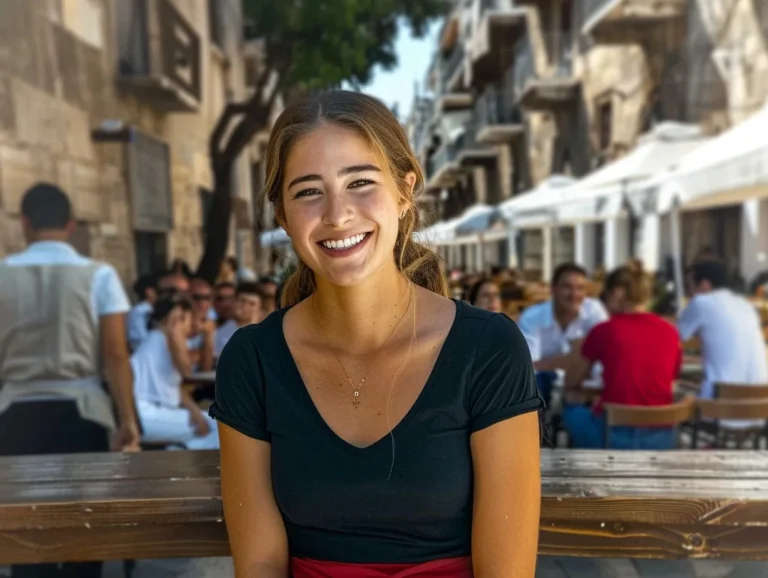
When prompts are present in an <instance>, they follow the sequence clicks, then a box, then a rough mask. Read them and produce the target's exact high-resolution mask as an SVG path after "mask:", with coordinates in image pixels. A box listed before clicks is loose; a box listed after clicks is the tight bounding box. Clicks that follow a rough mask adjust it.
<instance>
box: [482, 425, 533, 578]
mask: <svg viewBox="0 0 768 578" xmlns="http://www.w3.org/2000/svg"><path fill="white" fill-rule="evenodd" d="M539 439H540V438H539V419H538V413H537V412H535V411H533V412H529V413H525V414H523V415H520V416H517V417H513V418H510V419H507V420H504V421H501V422H498V423H496V424H494V425H492V426H490V427H487V428H485V429H482V430H480V431H478V432H475V433H474V434H472V436H471V438H470V443H471V447H472V462H473V468H474V473H475V489H474V497H473V516H472V566H473V569H474V575H475V577H476V578H506V577H509V578H533V577H534V575H535V573H536V555H537V549H538V541H539V514H540V508H541V470H540V467H541V466H540V461H539V457H540V451H539Z"/></svg>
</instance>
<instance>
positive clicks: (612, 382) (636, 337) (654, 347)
mask: <svg viewBox="0 0 768 578" xmlns="http://www.w3.org/2000/svg"><path fill="white" fill-rule="evenodd" d="M605 294H606V306H607V308H608V310H609V311H610V313H611V318H610V319H609V320H608V321H606V322H604V323H601V324H599V325H597V326H595V327H594V328H593V329H592V331H590V332H589V334H588V335H587V337H586V339H585V340H584V343H583V344H582V346H581V359H580V360H577V361H576V362H575V363H574V364H573V366H572V369H571V375H570V376H569V377H568V383H569V384H570V385H574V386H577V385H579V384H580V383H581V382H582V381H583V380H584V379H585V378H586V377H587V376H588V375H589V371H590V369H591V367H592V365H593V364H594V363H596V362H600V363H601V364H602V366H603V391H602V394H601V396H600V398H599V399H598V401H597V403H595V405H594V406H593V407H592V408H588V407H584V406H578V405H567V406H566V407H565V408H564V411H563V421H564V423H565V426H566V429H567V430H568V432H569V434H570V436H571V440H572V442H573V445H574V446H576V447H603V446H604V445H605V418H604V416H603V413H602V407H601V406H602V404H603V403H604V402H608V403H619V404H624V405H638V406H658V405H667V404H670V403H672V401H673V399H672V397H673V395H672V394H673V392H672V386H673V382H674V380H675V379H677V377H678V374H679V372H680V367H681V364H682V358H683V352H682V348H681V346H680V336H679V335H678V332H677V329H676V328H675V327H674V326H673V325H671V324H670V323H668V322H667V321H664V320H663V319H661V318H660V317H657V316H656V315H653V314H650V313H646V312H644V311H643V310H642V304H644V303H645V302H646V301H647V298H648V289H647V283H646V282H645V275H644V274H643V272H642V270H640V269H637V268H632V267H622V268H620V269H617V270H616V271H614V272H613V273H611V274H610V275H609V276H608V279H607V280H606V284H605ZM673 445H674V431H673V430H671V429H670V428H668V427H655V428H633V427H616V428H613V430H612V431H611V446H612V447H621V448H627V449H631V448H636V449H640V448H645V449H667V448H671V447H673Z"/></svg>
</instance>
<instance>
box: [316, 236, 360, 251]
mask: <svg viewBox="0 0 768 578" xmlns="http://www.w3.org/2000/svg"><path fill="white" fill-rule="evenodd" d="M363 239H365V233H362V234H360V235H353V236H352V237H347V238H346V239H340V240H338V241H323V247H325V248H326V249H349V248H350V247H354V246H355V245H357V244H358V243H359V242H360V241H362V240H363Z"/></svg>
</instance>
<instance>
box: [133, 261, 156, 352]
mask: <svg viewBox="0 0 768 578" xmlns="http://www.w3.org/2000/svg"><path fill="white" fill-rule="evenodd" d="M133 291H134V293H136V297H137V298H138V300H139V301H138V303H136V305H134V306H133V307H132V308H131V311H130V313H128V344H129V345H130V346H131V350H132V351H136V349H138V347H139V345H141V342H142V341H144V340H145V339H146V338H147V335H148V334H149V318H150V316H151V315H152V307H153V306H154V304H155V301H157V281H156V280H155V278H154V277H153V276H152V275H142V276H141V277H139V279H138V280H137V281H136V283H134V284H133Z"/></svg>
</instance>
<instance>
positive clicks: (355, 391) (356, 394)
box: [312, 282, 413, 409]
mask: <svg viewBox="0 0 768 578" xmlns="http://www.w3.org/2000/svg"><path fill="white" fill-rule="evenodd" d="M409 289H410V291H408V290H409ZM406 291H407V292H409V293H410V298H409V299H408V306H407V307H406V308H405V311H404V312H403V314H402V315H401V316H400V319H398V320H397V323H396V324H395V328H394V329H393V330H392V331H391V332H390V334H389V335H388V336H387V338H386V340H384V343H382V345H381V347H380V348H379V351H378V352H377V353H376V355H375V356H374V358H373V361H372V362H371V367H372V366H373V365H374V364H375V363H376V361H377V360H378V358H379V353H381V351H382V350H383V349H384V347H385V346H386V345H387V343H389V340H390V339H392V336H393V335H394V334H395V332H396V331H397V328H398V327H400V323H402V321H403V319H405V316H406V315H407V314H408V310H409V309H410V308H411V303H412V302H413V287H412V285H411V283H410V282H409V283H408V287H407V288H406ZM403 297H405V293H403V296H402V297H400V299H398V301H397V304H396V306H397V305H398V304H399V303H400V301H402V300H403ZM312 313H313V315H314V316H315V321H316V322H317V325H318V327H320V331H322V332H323V335H324V336H325V339H326V340H327V341H328V347H330V349H331V353H333V356H334V357H335V358H336V362H337V363H338V364H339V367H341V370H342V371H343V372H344V376H345V377H346V378H347V382H349V385H350V387H352V407H354V408H355V409H357V408H358V406H359V405H360V390H362V389H363V386H364V385H365V376H363V378H362V379H361V380H360V385H358V386H357V387H355V382H354V381H352V378H351V377H349V373H348V372H347V368H346V367H344V364H343V363H342V362H341V359H340V358H339V356H338V354H337V353H336V349H335V348H334V347H333V345H331V339H330V337H329V336H328V333H327V332H326V330H325V328H324V327H323V325H322V323H320V318H319V317H318V316H317V310H316V309H315V294H314V293H313V294H312ZM409 354H410V349H409Z"/></svg>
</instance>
